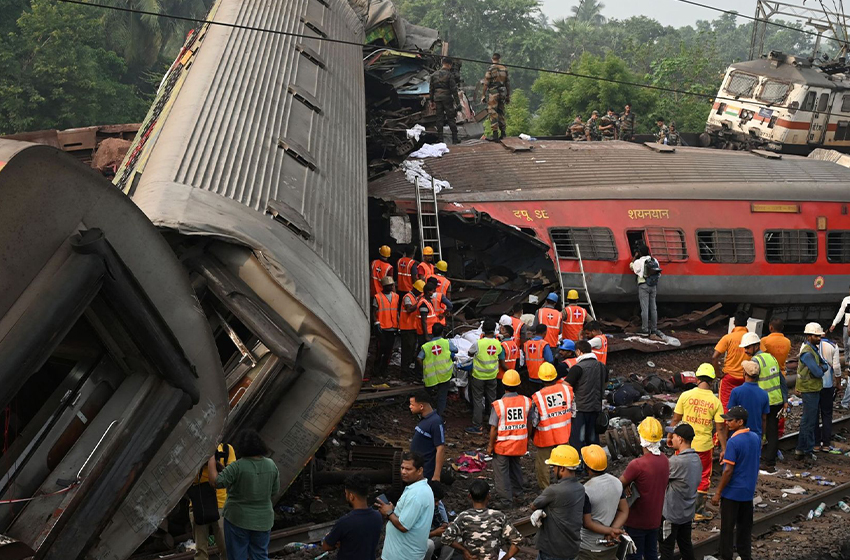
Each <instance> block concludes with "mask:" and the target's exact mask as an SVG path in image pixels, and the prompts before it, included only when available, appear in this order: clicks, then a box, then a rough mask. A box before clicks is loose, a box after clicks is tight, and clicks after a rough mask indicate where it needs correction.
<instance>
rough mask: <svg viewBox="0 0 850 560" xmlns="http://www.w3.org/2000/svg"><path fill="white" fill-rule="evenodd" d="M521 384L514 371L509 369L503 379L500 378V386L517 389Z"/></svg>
mask: <svg viewBox="0 0 850 560" xmlns="http://www.w3.org/2000/svg"><path fill="white" fill-rule="evenodd" d="M521 383H522V380H521V379H520V378H519V374H518V373H517V371H516V370H515V369H509V370H508V371H506V372H505V375H504V377H502V385H505V386H507V387H518V386H519V385H520V384H521Z"/></svg>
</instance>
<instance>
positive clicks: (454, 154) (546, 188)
mask: <svg viewBox="0 0 850 560" xmlns="http://www.w3.org/2000/svg"><path fill="white" fill-rule="evenodd" d="M652 146H653V147H655V146H657V145H652ZM659 148H660V146H659ZM663 148H666V150H667V151H656V150H657V148H656V149H653V148H651V147H649V146H648V145H642V144H630V143H626V142H593V143H585V142H570V141H563V140H542V141H537V142H524V141H522V140H519V139H518V138H508V139H506V140H504V141H503V144H498V143H490V142H482V143H475V144H468V145H461V146H451V147H450V150H451V152H449V153H448V154H446V155H444V156H443V157H441V158H430V159H425V160H423V167H424V169H425V171H427V172H428V173H429V174H431V175H432V176H434V177H435V178H437V179H444V180H447V181H449V182H450V184H451V186H452V188H451V189H447V190H443V191H442V192H441V193H440V195H439V198H440V199H441V200H443V201H445V202H449V203H451V202H458V203H461V202H463V203H468V202H499V201H516V200H593V199H601V200H612V199H623V198H626V199H666V200H675V199H685V200H698V199H712V200H789V201H846V200H847V199H848V196H849V195H850V170H848V169H847V168H845V167H841V166H839V165H836V164H834V163H832V162H828V161H817V160H812V159H808V158H804V157H799V156H785V155H783V156H782V157H781V158H779V156H778V155H774V154H770V156H771V157H767V156H768V154H767V153H764V152H762V155H757V154H755V153H750V152H735V151H727V150H714V149H709V148H688V147H677V148H676V149H675V151H673V150H670V149H669V148H667V147H666V146H665V147H663ZM369 194H370V196H372V197H375V198H381V199H384V200H409V199H413V198H415V193H414V189H413V185H412V184H411V183H409V182H408V181H407V180H406V179H405V174H404V172H403V170H396V171H393V172H391V173H388V174H386V175H384V176H382V177H379V178H378V179H375V180H373V181H372V182H371V183H370V185H369Z"/></svg>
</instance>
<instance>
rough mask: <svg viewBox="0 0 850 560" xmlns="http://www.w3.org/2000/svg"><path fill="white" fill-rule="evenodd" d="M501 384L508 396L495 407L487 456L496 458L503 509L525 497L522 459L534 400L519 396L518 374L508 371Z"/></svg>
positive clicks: (525, 450)
mask: <svg viewBox="0 0 850 560" xmlns="http://www.w3.org/2000/svg"><path fill="white" fill-rule="evenodd" d="M502 383H503V384H504V385H505V396H504V397H502V398H501V399H499V400H497V401H495V402H494V403H493V408H492V411H491V413H490V444H489V445H488V446H487V454H488V455H492V456H493V463H492V464H493V476H494V478H495V482H496V494H497V495H498V496H499V498H501V500H503V502H505V503H504V504H503V505H507V504H510V502H511V499H512V498H514V497H515V498H516V500H520V499H521V497H522V493H523V486H524V481H523V475H522V465H521V464H520V459H522V457H523V455H525V454H526V452H527V451H528V414H529V412H530V410H531V399H529V398H528V397H524V396H522V395H519V394H517V392H516V388H517V387H519V385H520V383H521V380H520V377H519V373H517V372H516V371H515V370H512V369H511V370H508V371H506V372H505V375H504V377H503V378H502Z"/></svg>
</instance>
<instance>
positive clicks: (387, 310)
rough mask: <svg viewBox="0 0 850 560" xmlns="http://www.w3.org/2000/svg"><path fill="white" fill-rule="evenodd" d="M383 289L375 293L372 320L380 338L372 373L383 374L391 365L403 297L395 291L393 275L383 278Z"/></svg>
mask: <svg viewBox="0 0 850 560" xmlns="http://www.w3.org/2000/svg"><path fill="white" fill-rule="evenodd" d="M381 287H382V291H381V293H379V294H375V297H374V298H373V300H372V311H373V315H372V322H373V324H374V327H375V336H376V337H377V339H378V351H377V353H376V354H375V363H373V364H372V375H378V376H380V375H383V374H385V373H386V372H387V367H388V366H389V365H390V357H391V356H392V354H393V346H395V337H396V335H397V334H398V319H399V313H398V310H399V304H400V303H401V298H400V297H399V296H398V294H397V293H395V291H394V289H395V282H393V277H392V276H384V277H383V278H381Z"/></svg>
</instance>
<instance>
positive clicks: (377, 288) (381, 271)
mask: <svg viewBox="0 0 850 560" xmlns="http://www.w3.org/2000/svg"><path fill="white" fill-rule="evenodd" d="M370 270H371V271H372V282H371V286H370V288H371V291H372V295H373V296H374V295H375V294H379V293H381V291H382V290H381V278H383V277H384V276H392V274H393V265H391V264H390V263H388V262H384V261H382V260H381V259H376V260H374V261H372V266H371V267H370Z"/></svg>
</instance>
